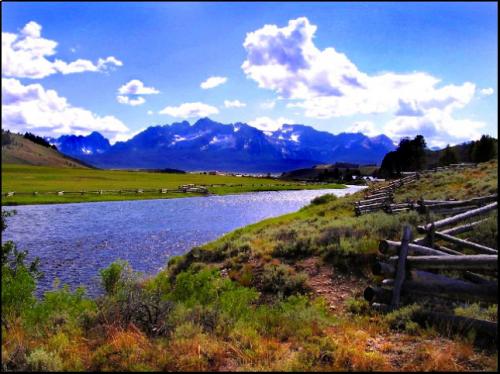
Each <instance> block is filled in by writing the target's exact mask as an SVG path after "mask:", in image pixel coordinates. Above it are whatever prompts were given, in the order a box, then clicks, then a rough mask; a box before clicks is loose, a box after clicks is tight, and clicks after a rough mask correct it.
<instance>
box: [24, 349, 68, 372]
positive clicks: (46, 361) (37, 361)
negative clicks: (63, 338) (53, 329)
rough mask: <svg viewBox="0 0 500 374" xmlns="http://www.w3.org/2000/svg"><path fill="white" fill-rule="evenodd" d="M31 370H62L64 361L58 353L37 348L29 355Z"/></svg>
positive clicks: (28, 360) (29, 368) (28, 361)
mask: <svg viewBox="0 0 500 374" xmlns="http://www.w3.org/2000/svg"><path fill="white" fill-rule="evenodd" d="M26 361H27V364H28V370H29V371H61V370H62V362H61V359H60V358H59V356H58V355H56V354H55V353H52V352H47V351H45V350H44V349H43V348H37V349H35V350H34V351H33V352H31V353H30V354H29V355H28V357H27V360H26Z"/></svg>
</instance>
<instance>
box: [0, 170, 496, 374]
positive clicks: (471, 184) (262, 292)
mask: <svg viewBox="0 0 500 374" xmlns="http://www.w3.org/2000/svg"><path fill="white" fill-rule="evenodd" d="M497 172H498V166H497V162H496V161H492V162H488V163H484V164H480V165H479V166H478V167H477V168H474V169H467V170H460V171H447V172H438V173H432V174H428V175H424V176H422V177H421V178H420V179H419V180H418V181H416V182H415V183H412V184H410V185H408V186H405V187H403V188H401V189H399V190H397V191H396V193H395V200H396V201H397V202H400V201H402V200H403V199H406V198H411V199H419V198H421V197H422V196H424V197H425V198H432V199H447V198H471V197H475V196H481V195H485V194H490V193H497V192H498V181H497ZM361 196H362V193H356V194H353V195H349V196H347V197H342V198H335V197H332V196H327V197H318V198H316V199H314V200H313V201H312V203H311V204H310V205H308V206H307V207H304V208H302V209H300V210H299V211H298V212H295V213H290V214H287V215H284V216H280V217H276V218H272V219H268V220H265V221H261V222H259V223H256V224H253V225H250V226H247V227H244V228H241V229H238V230H235V231H233V232H231V233H229V234H227V235H225V236H223V237H221V238H220V239H218V240H216V241H214V242H211V243H209V244H206V245H203V246H199V247H195V248H193V249H192V250H191V251H190V252H189V253H187V254H186V255H184V256H179V257H175V258H173V259H172V260H170V261H169V265H168V267H167V268H166V269H165V270H164V271H162V272H160V273H159V274H158V275H156V276H154V277H151V278H147V279H143V278H141V277H139V275H137V274H134V273H133V272H132V271H131V270H130V268H129V267H127V266H126V265H124V264H120V263H116V264H114V265H113V266H111V267H109V268H108V269H106V270H105V271H103V272H102V273H101V274H102V281H103V286H104V287H105V289H106V291H107V293H106V295H105V296H104V297H103V298H100V299H97V300H89V299H87V298H85V297H84V295H83V294H82V293H81V292H80V293H79V294H71V293H69V292H68V291H65V290H58V291H54V292H52V293H48V294H47V295H46V296H45V297H44V299H42V300H39V301H36V302H32V301H29V302H27V305H26V306H24V307H23V308H22V309H20V311H19V315H18V316H17V318H12V319H11V320H10V321H13V322H11V325H10V327H9V330H8V331H7V330H5V332H4V331H3V332H4V333H3V334H2V362H3V363H5V362H6V363H7V364H4V365H7V368H8V369H11V370H23V369H28V370H29V369H31V370H33V369H34V368H40V367H42V368H45V369H47V368H48V369H51V370H86V371H89V370H111V371H120V370H129V371H130V370H132V371H154V370H162V371H167V370H170V371H186V370H204V371H237V370H243V371H244V370H249V371H250V370H253V371H263V370H266V371H270V370H279V371H374V370H377V371H384V370H387V371H496V370H497V356H498V351H497V348H496V347H490V349H489V350H488V349H487V350H481V349H478V348H477V347H475V346H473V345H472V343H471V340H470V339H469V337H463V336H453V335H447V334H443V333H442V332H439V331H436V330H434V329H433V328H423V327H419V326H418V325H416V324H413V323H412V322H411V321H410V320H409V318H408V315H409V313H410V312H411V311H412V309H411V308H414V306H413V307H410V308H408V307H406V308H402V309H400V310H399V311H396V312H393V313H389V314H387V315H383V314H380V313H378V312H376V311H373V310H372V309H370V308H369V307H368V305H367V303H366V302H365V301H364V300H363V298H362V296H361V293H362V290H363V288H364V287H365V285H366V284H368V283H370V282H372V281H373V280H374V279H373V275H372V274H371V272H370V271H369V266H370V264H371V262H372V260H373V259H374V258H375V257H376V256H377V248H378V242H379V240H380V239H392V240H396V239H399V238H400V235H401V230H402V227H403V225H404V224H405V223H409V224H410V225H411V226H412V227H416V226H417V225H418V224H421V223H422V222H424V221H425V216H423V215H419V214H418V213H416V212H414V211H413V212H403V213H400V214H395V215H388V214H386V213H383V212H377V213H373V214H366V215H363V216H360V217H356V216H355V215H354V209H353V202H354V201H356V200H359V198H360V197H361ZM468 235H469V238H470V240H471V241H477V242H481V243H484V244H485V245H488V246H491V247H494V248H497V246H498V243H497V235H498V232H497V214H496V213H495V214H493V215H491V216H489V217H488V219H486V220H485V221H483V222H482V223H481V225H480V227H478V229H477V230H475V231H474V232H472V233H470V234H468ZM15 300H16V301H17V303H19V295H17V299H15ZM5 305H6V304H5V303H4V305H3V306H4V310H7V311H10V309H5ZM16 305H17V304H16ZM455 313H456V315H468V316H474V317H476V318H483V319H489V320H495V321H496V319H497V306H496V305H492V306H488V307H485V306H484V305H479V304H461V305H457V306H456V308H455ZM8 315H9V314H7V316H8ZM19 352H21V353H19Z"/></svg>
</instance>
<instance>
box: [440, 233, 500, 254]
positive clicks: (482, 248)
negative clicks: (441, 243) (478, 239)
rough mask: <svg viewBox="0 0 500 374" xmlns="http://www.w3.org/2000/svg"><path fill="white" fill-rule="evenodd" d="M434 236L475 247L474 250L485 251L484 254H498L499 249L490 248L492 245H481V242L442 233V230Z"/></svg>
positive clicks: (470, 247) (471, 247) (467, 246)
mask: <svg viewBox="0 0 500 374" xmlns="http://www.w3.org/2000/svg"><path fill="white" fill-rule="evenodd" d="M434 236H435V237H436V238H438V239H441V240H445V241H447V242H450V243H454V244H457V245H460V246H462V247H466V248H469V249H473V250H475V251H476V252H479V253H483V254H498V251H497V250H496V249H493V248H490V247H486V246H484V245H481V244H477V243H473V242H470V241H468V240H464V239H460V238H457V237H454V236H451V235H448V234H444V233H442V232H440V231H436V232H434Z"/></svg>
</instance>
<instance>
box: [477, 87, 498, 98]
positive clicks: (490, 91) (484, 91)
mask: <svg viewBox="0 0 500 374" xmlns="http://www.w3.org/2000/svg"><path fill="white" fill-rule="evenodd" d="M479 92H480V93H481V95H483V96H490V95H493V93H494V92H495V91H493V88H491V87H488V88H482V89H481V90H480V91H479Z"/></svg>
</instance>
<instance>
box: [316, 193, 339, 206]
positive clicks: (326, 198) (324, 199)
mask: <svg viewBox="0 0 500 374" xmlns="http://www.w3.org/2000/svg"><path fill="white" fill-rule="evenodd" d="M335 200H337V196H335V195H334V194H331V193H328V194H325V195H321V196H318V197H315V198H314V199H312V200H311V205H321V204H326V203H329V202H332V201H335Z"/></svg>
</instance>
